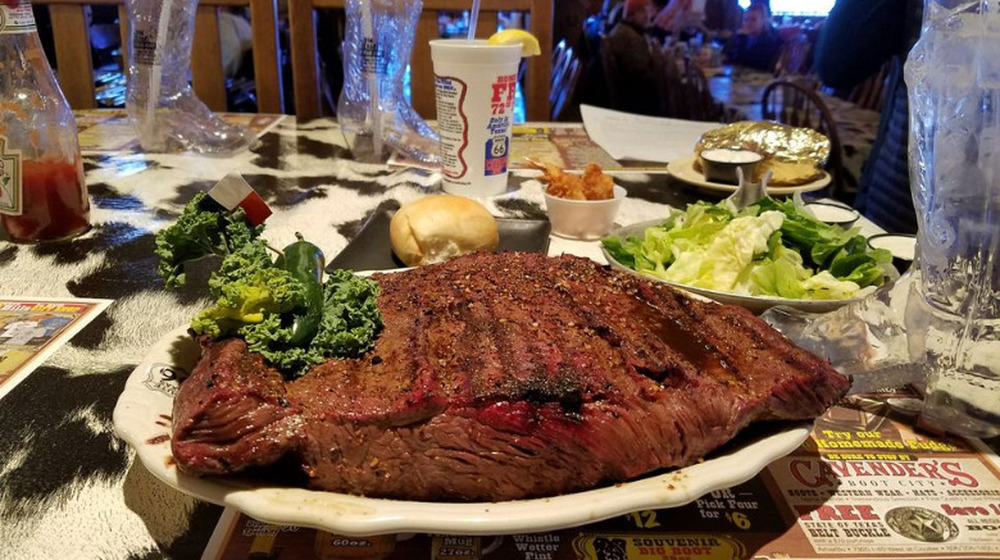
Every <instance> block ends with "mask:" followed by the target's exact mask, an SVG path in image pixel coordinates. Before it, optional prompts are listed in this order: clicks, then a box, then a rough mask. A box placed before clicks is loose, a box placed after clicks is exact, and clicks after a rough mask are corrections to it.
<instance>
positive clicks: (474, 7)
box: [466, 0, 480, 41]
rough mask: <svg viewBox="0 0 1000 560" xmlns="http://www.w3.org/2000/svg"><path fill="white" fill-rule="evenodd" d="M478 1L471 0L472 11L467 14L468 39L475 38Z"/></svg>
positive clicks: (477, 20)
mask: <svg viewBox="0 0 1000 560" xmlns="http://www.w3.org/2000/svg"><path fill="white" fill-rule="evenodd" d="M479 3H480V0H472V12H471V13H470V14H469V34H468V36H467V37H466V38H467V39H468V40H470V41H471V40H473V39H475V38H476V24H477V23H478V22H479Z"/></svg>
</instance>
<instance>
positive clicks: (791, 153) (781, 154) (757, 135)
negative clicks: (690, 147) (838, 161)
mask: <svg viewBox="0 0 1000 560" xmlns="http://www.w3.org/2000/svg"><path fill="white" fill-rule="evenodd" d="M712 148H740V149H744V150H752V151H755V152H757V153H760V154H761V155H763V156H764V161H762V162H761V163H760V165H758V166H757V169H756V172H755V173H754V178H753V179H754V181H759V180H760V178H761V177H763V176H764V173H766V172H767V171H770V172H771V180H770V181H769V183H768V184H769V185H774V186H796V185H804V184H806V183H809V182H812V181H815V180H817V179H819V178H820V177H822V176H823V169H822V166H823V164H824V163H826V160H827V158H828V157H830V139H829V138H827V137H826V136H824V135H823V134H821V133H819V132H817V131H815V130H812V129H811V128H802V127H795V126H788V125H784V124H780V123H775V122H768V121H739V122H735V123H732V124H729V125H726V126H723V127H720V128H716V129H714V130H710V131H708V132H706V133H705V134H703V135H702V137H701V139H700V140H698V143H697V144H696V145H695V149H694V153H695V156H696V157H695V162H694V168H695V169H696V170H697V171H699V172H702V173H704V171H703V169H704V167H703V163H702V160H701V152H702V151H704V150H709V149H712Z"/></svg>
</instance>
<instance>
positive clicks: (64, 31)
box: [49, 4, 97, 109]
mask: <svg viewBox="0 0 1000 560" xmlns="http://www.w3.org/2000/svg"><path fill="white" fill-rule="evenodd" d="M89 11H90V8H89V7H87V6H85V5H80V4H76V5H73V4H55V5H53V6H50V7H49V17H50V19H51V20H52V35H53V40H54V43H55V51H56V60H57V61H58V64H57V75H58V79H59V85H60V87H61V88H62V90H63V94H64V95H65V96H66V100H67V101H68V102H69V105H70V107H73V108H78V109H93V108H94V107H96V106H97V96H96V94H95V92H94V68H93V65H92V63H91V60H90V26H89V23H90V17H89Z"/></svg>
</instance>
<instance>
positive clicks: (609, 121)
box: [580, 105, 722, 163]
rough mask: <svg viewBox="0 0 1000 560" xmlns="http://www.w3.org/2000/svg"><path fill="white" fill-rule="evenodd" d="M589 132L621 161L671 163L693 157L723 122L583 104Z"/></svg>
mask: <svg viewBox="0 0 1000 560" xmlns="http://www.w3.org/2000/svg"><path fill="white" fill-rule="evenodd" d="M580 113H581V114H582V115H583V126H584V128H586V129H587V134H589V135H590V137H591V138H592V139H593V140H594V142H596V143H597V144H598V145H600V146H601V147H602V148H604V150H605V151H607V152H608V153H609V154H611V157H613V158H615V159H617V160H623V159H631V160H640V161H656V162H663V163H669V162H671V161H673V160H676V159H681V158H685V157H688V156H690V155H691V154H692V153H693V152H694V145H695V144H696V143H697V142H698V139H699V138H701V135H702V134H704V133H706V132H708V131H709V130H713V129H716V128H719V127H720V126H722V125H721V124H719V123H712V122H699V121H685V120H680V119H667V118H663V117H647V116H644V115H635V114H632V113H622V112H620V111H612V110H610V109H602V108H600V107H593V106H591V105H581V106H580Z"/></svg>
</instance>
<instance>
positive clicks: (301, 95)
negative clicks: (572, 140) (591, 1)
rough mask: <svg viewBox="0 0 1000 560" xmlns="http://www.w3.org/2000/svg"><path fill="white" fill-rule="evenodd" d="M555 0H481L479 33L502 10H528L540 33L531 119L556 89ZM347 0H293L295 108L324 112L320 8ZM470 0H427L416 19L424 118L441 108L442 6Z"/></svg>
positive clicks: (414, 64)
mask: <svg viewBox="0 0 1000 560" xmlns="http://www.w3.org/2000/svg"><path fill="white" fill-rule="evenodd" d="M554 1H555V0H482V3H481V6H480V12H479V22H478V24H477V26H476V35H477V36H478V37H488V36H489V35H490V34H491V33H492V32H493V31H495V30H496V28H497V22H498V21H499V12H501V11H504V12H506V11H512V12H523V13H525V14H526V15H527V17H528V20H529V30H530V31H531V32H532V33H533V34H534V35H535V36H536V37H537V38H538V43H539V45H540V46H541V49H542V55H541V56H536V57H532V58H530V59H528V61H527V66H528V68H527V77H526V80H525V82H526V83H525V89H524V95H525V101H526V104H527V112H528V119H529V120H538V121H543V120H547V119H548V118H549V110H550V101H549V93H550V89H551V70H552V68H551V60H550V58H549V53H551V52H552V17H553V14H552V12H553V6H554ZM344 4H345V0H288V8H289V10H288V11H289V33H290V43H291V51H292V75H293V83H294V96H295V107H296V114H298V115H299V116H301V117H316V116H320V115H322V114H323V107H322V105H321V101H322V96H321V95H320V87H321V86H320V80H319V75H320V73H319V63H318V57H317V50H316V29H315V25H314V23H313V18H314V17H315V10H316V9H335V10H343V9H344ZM470 5H471V4H470V3H469V2H468V0H424V2H423V11H422V12H421V14H420V19H419V20H418V23H417V30H416V39H415V40H414V45H413V54H412V56H411V58H410V91H411V104H412V105H413V108H414V109H415V110H416V111H417V112H418V113H419V114H420V115H421V116H423V117H424V118H427V119H433V118H435V116H436V114H437V108H436V106H435V101H434V67H433V64H432V63H431V56H430V47H429V46H428V45H427V43H428V41H430V40H431V39H435V38H437V37H438V36H439V32H438V15H439V13H440V12H445V11H448V12H455V11H462V10H468V9H469V7H470Z"/></svg>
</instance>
